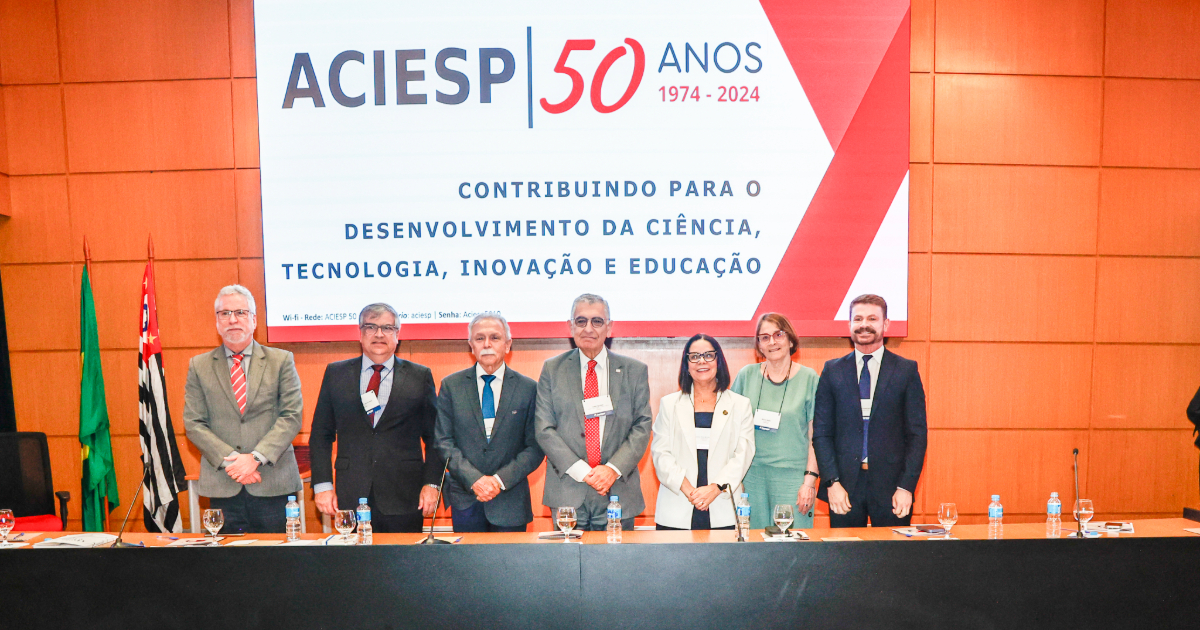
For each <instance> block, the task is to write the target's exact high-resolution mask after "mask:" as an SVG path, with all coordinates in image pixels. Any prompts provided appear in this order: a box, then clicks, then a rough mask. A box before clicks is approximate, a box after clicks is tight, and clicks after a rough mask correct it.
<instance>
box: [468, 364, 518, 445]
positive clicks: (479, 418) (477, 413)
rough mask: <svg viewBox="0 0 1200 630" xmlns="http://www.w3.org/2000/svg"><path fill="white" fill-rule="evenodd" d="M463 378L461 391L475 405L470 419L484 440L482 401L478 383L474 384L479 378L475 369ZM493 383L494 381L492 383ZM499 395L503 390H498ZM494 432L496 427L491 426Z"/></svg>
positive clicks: (485, 433)
mask: <svg viewBox="0 0 1200 630" xmlns="http://www.w3.org/2000/svg"><path fill="white" fill-rule="evenodd" d="M505 371H506V372H507V370H505ZM463 377H464V378H463V382H462V385H463V389H465V390H466V392H467V397H468V398H470V399H471V400H472V401H474V403H475V404H474V405H473V409H472V410H471V418H473V419H474V420H475V426H476V427H477V428H478V429H479V433H480V435H482V436H484V438H485V439H486V438H487V426H486V425H485V424H484V422H483V400H482V399H481V398H480V397H479V383H476V382H475V379H477V378H479V376H478V374H476V372H475V368H474V367H472V368H471V371H469V372H467V373H466V374H464V375H463ZM493 382H495V381H493ZM492 391H493V393H495V390H494V389H493V390H492ZM500 393H501V394H504V388H500ZM496 415H497V416H498V415H500V414H498V413H497V414H496ZM495 430H496V425H495V424H493V425H492V431H495Z"/></svg>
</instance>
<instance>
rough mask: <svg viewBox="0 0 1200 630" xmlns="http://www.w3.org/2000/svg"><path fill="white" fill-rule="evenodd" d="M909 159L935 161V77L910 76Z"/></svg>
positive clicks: (927, 75) (929, 75) (922, 74)
mask: <svg viewBox="0 0 1200 630" xmlns="http://www.w3.org/2000/svg"><path fill="white" fill-rule="evenodd" d="M908 100H909V113H908V128H909V132H908V159H909V160H911V161H913V162H929V161H932V160H933V75H932V74H924V73H913V74H911V75H909V92H908Z"/></svg>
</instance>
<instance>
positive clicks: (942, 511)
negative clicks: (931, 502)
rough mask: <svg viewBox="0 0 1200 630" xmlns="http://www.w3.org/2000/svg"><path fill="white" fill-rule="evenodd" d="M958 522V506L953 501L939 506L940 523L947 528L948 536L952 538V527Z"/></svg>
mask: <svg viewBox="0 0 1200 630" xmlns="http://www.w3.org/2000/svg"><path fill="white" fill-rule="evenodd" d="M957 522H958V506H957V505H954V504H953V503H943V504H942V505H941V506H939V507H938V523H940V524H941V525H942V527H944V528H945V529H946V538H947V539H949V538H950V528H952V527H954V524H955V523H957Z"/></svg>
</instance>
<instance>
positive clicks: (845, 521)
mask: <svg viewBox="0 0 1200 630" xmlns="http://www.w3.org/2000/svg"><path fill="white" fill-rule="evenodd" d="M892 494H895V492H894V491H893V493H892ZM892 494H888V495H887V496H886V501H885V500H883V499H884V498H885V497H884V496H882V495H881V496H878V497H872V496H871V471H870V470H863V471H860V472H859V474H858V483H856V484H855V485H854V491H853V492H851V493H850V511H849V512H847V513H845V514H834V513H833V511H832V510H830V512H829V526H830V527H834V528H837V527H866V526H867V519H868V518H870V519H871V526H872V527H908V525H909V524H910V523H911V522H912V510H911V509H910V510H909V512H908V516H905V517H904V518H900V517H898V516H896V515H895V514H894V513H893V512H892ZM913 503H914V504H915V503H916V501H915V500H914V501H913Z"/></svg>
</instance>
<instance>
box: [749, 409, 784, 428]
mask: <svg viewBox="0 0 1200 630" xmlns="http://www.w3.org/2000/svg"><path fill="white" fill-rule="evenodd" d="M781 417H782V415H781V414H780V413H779V412H778V411H767V410H766V409H759V410H758V411H755V412H754V428H755V429H758V430H759V431H778V430H779V419H780V418H781Z"/></svg>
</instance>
